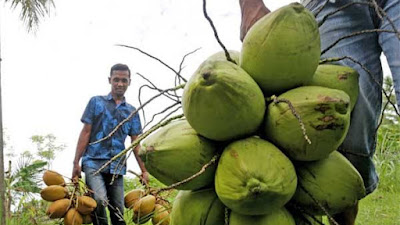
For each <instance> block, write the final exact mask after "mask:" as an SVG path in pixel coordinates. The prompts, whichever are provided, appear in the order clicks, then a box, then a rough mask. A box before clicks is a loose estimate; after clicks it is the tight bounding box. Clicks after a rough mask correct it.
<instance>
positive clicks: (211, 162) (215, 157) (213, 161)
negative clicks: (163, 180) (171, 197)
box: [156, 154, 219, 194]
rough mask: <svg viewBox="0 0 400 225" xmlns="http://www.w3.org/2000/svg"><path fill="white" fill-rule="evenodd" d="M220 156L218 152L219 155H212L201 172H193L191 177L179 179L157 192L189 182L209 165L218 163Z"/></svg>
mask: <svg viewBox="0 0 400 225" xmlns="http://www.w3.org/2000/svg"><path fill="white" fill-rule="evenodd" d="M218 158H219V155H218V154H217V155H214V157H212V158H211V160H210V161H209V162H208V163H207V164H205V165H204V166H203V167H202V168H201V169H200V170H199V172H197V173H195V174H193V175H192V176H190V177H188V178H186V179H184V180H182V181H179V182H177V183H175V184H172V185H170V186H168V187H165V188H160V189H158V190H157V191H156V194H158V193H160V192H162V191H168V190H171V189H174V188H176V187H178V186H179V185H182V184H185V183H187V182H189V181H191V180H193V179H194V178H196V177H198V176H200V175H201V174H203V173H204V172H205V171H206V169H207V168H208V167H210V166H211V165H213V164H214V163H216V162H217V160H218Z"/></svg>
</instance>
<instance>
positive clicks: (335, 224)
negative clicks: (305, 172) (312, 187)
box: [297, 182, 339, 225]
mask: <svg viewBox="0 0 400 225" xmlns="http://www.w3.org/2000/svg"><path fill="white" fill-rule="evenodd" d="M297 185H298V186H299V187H300V189H301V190H303V191H304V192H305V193H306V194H307V195H308V196H309V197H310V198H311V199H312V200H313V201H314V202H315V203H317V205H318V207H319V208H320V209H322V211H324V213H325V215H326V216H327V217H328V219H329V221H330V222H332V223H333V224H334V225H339V224H338V223H337V222H336V221H335V219H333V217H332V216H331V215H330V214H329V212H328V210H326V208H325V207H324V206H323V205H322V204H321V203H320V202H319V201H318V200H317V199H315V198H314V196H313V195H312V194H311V193H310V192H308V191H307V189H306V188H305V187H304V186H303V185H302V184H301V183H300V182H298V183H297Z"/></svg>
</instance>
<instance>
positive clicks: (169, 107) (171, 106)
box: [142, 102, 181, 131]
mask: <svg viewBox="0 0 400 225" xmlns="http://www.w3.org/2000/svg"><path fill="white" fill-rule="evenodd" d="M179 104H180V102H176V103H174V104H172V105H170V106H168V107H167V108H165V109H163V111H161V112H158V113H156V114H154V115H153V117H152V118H151V120H150V121H149V122H148V123H147V124H145V125H144V126H143V128H142V131H143V130H144V129H145V128H146V127H147V125H149V124H150V123H151V122H153V121H154V119H155V117H156V116H157V115H161V114H163V113H165V112H166V111H168V110H169V109H171V108H173V107H175V106H176V105H179ZM180 108H181V107H178V108H177V109H176V110H174V111H173V112H172V113H174V112H176V111H178V110H179V109H180ZM168 115H169V114H168Z"/></svg>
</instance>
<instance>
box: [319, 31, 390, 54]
mask: <svg viewBox="0 0 400 225" xmlns="http://www.w3.org/2000/svg"><path fill="white" fill-rule="evenodd" d="M378 32H387V33H395V31H393V30H382V29H371V30H362V31H357V32H354V33H351V34H348V35H345V36H343V37H341V38H339V39H338V40H336V41H335V42H333V43H332V44H331V45H329V46H328V47H327V48H325V49H324V50H322V51H321V55H323V54H325V53H326V52H327V51H329V50H330V49H331V48H333V47H334V46H335V45H336V44H337V43H339V42H340V41H342V40H344V39H346V38H351V37H354V36H357V35H362V34H366V33H378Z"/></svg>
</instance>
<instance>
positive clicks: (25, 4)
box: [5, 0, 54, 31]
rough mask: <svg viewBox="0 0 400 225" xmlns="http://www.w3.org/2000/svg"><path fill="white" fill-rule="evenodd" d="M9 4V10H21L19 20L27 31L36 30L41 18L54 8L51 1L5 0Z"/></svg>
mask: <svg viewBox="0 0 400 225" xmlns="http://www.w3.org/2000/svg"><path fill="white" fill-rule="evenodd" d="M5 1H6V2H10V3H11V8H12V9H15V8H17V7H20V8H21V14H20V18H21V21H23V22H24V23H25V25H26V28H27V29H28V31H32V30H36V29H37V28H38V26H39V23H40V20H41V18H43V17H44V16H46V15H47V14H49V13H50V10H51V8H52V7H54V2H53V0H5Z"/></svg>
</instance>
